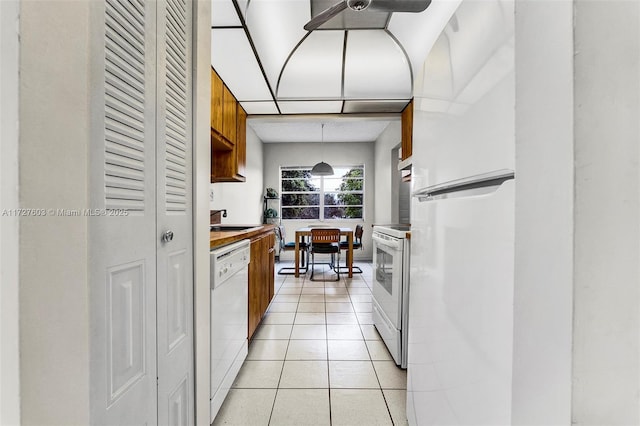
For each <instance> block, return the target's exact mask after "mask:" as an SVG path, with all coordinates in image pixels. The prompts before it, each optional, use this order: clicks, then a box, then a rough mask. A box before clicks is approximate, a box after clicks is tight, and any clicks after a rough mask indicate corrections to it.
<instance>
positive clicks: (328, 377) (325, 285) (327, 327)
mask: <svg viewBox="0 0 640 426" xmlns="http://www.w3.org/2000/svg"><path fill="white" fill-rule="evenodd" d="M323 273H324V268H323ZM323 278H324V275H323ZM323 284H324V286H323V288H324V292H323V293H324V294H323V299H324V332H325V336H324V337H325V339H326V340H325V342H326V343H327V393H328V394H329V395H328V396H329V425H330V426H331V425H332V424H333V416H332V415H331V411H332V410H331V363H330V362H329V324H328V323H329V321H328V318H327V283H326V281H323Z"/></svg>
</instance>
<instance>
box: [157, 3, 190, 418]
mask: <svg viewBox="0 0 640 426" xmlns="http://www.w3.org/2000/svg"><path fill="white" fill-rule="evenodd" d="M191 5H192V3H191V2H190V1H188V0H165V1H162V2H158V42H157V52H158V53H157V60H158V91H157V95H158V127H157V132H158V135H157V136H158V137H157V145H156V147H157V149H156V152H157V158H156V173H157V184H156V188H157V197H158V204H157V230H158V235H159V238H157V239H156V241H157V242H158V243H157V244H158V251H157V262H158V270H157V274H158V275H157V288H158V294H157V312H158V318H157V325H158V424H160V425H171V426H182V425H184V426H186V425H189V424H193V423H194V419H193V415H194V411H193V398H194V395H193V383H194V378H193V338H192V336H193V286H192V282H193V267H192V265H193V260H192V259H193V256H192V232H191V226H192V222H191V218H192V215H191V206H192V202H191V196H192V191H191V174H192V173H191V79H190V78H189V76H190V74H191V63H190V59H191V55H190V49H191V18H190V15H191Z"/></svg>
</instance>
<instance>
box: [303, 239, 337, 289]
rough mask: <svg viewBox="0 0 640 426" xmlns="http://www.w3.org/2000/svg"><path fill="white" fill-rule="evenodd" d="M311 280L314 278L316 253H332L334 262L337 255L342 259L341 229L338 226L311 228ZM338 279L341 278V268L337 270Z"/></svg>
mask: <svg viewBox="0 0 640 426" xmlns="http://www.w3.org/2000/svg"><path fill="white" fill-rule="evenodd" d="M309 252H310V253H311V280H312V281H314V279H313V273H314V269H315V268H314V266H315V255H316V254H330V255H331V259H332V263H333V258H334V256H335V255H337V256H338V261H339V260H340V229H338V228H313V229H311V248H310V250H309ZM336 274H337V276H338V277H337V278H336V281H339V280H340V270H337V271H336Z"/></svg>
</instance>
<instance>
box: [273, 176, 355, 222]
mask: <svg viewBox="0 0 640 426" xmlns="http://www.w3.org/2000/svg"><path fill="white" fill-rule="evenodd" d="M334 171H335V174H334V175H333V176H313V175H311V168H310V167H283V168H281V172H280V183H281V194H282V203H281V217H282V218H283V219H307V220H308V219H316V220H319V219H320V213H321V212H322V219H326V220H332V219H333V220H335V219H362V218H363V214H364V211H363V210H364V209H363V206H364V166H348V167H334Z"/></svg>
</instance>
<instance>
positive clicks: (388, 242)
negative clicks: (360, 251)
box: [371, 234, 400, 250]
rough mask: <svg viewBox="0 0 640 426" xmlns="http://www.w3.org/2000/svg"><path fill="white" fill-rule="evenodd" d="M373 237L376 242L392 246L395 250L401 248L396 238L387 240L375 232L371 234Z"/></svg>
mask: <svg viewBox="0 0 640 426" xmlns="http://www.w3.org/2000/svg"><path fill="white" fill-rule="evenodd" d="M371 239H372V240H373V242H374V243H376V244H378V245H381V246H385V247H390V248H392V249H394V250H398V249H399V248H400V243H399V242H398V241H396V240H387V239H384V238H380V237H378V236H377V235H375V234H373V235H372V236H371Z"/></svg>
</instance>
